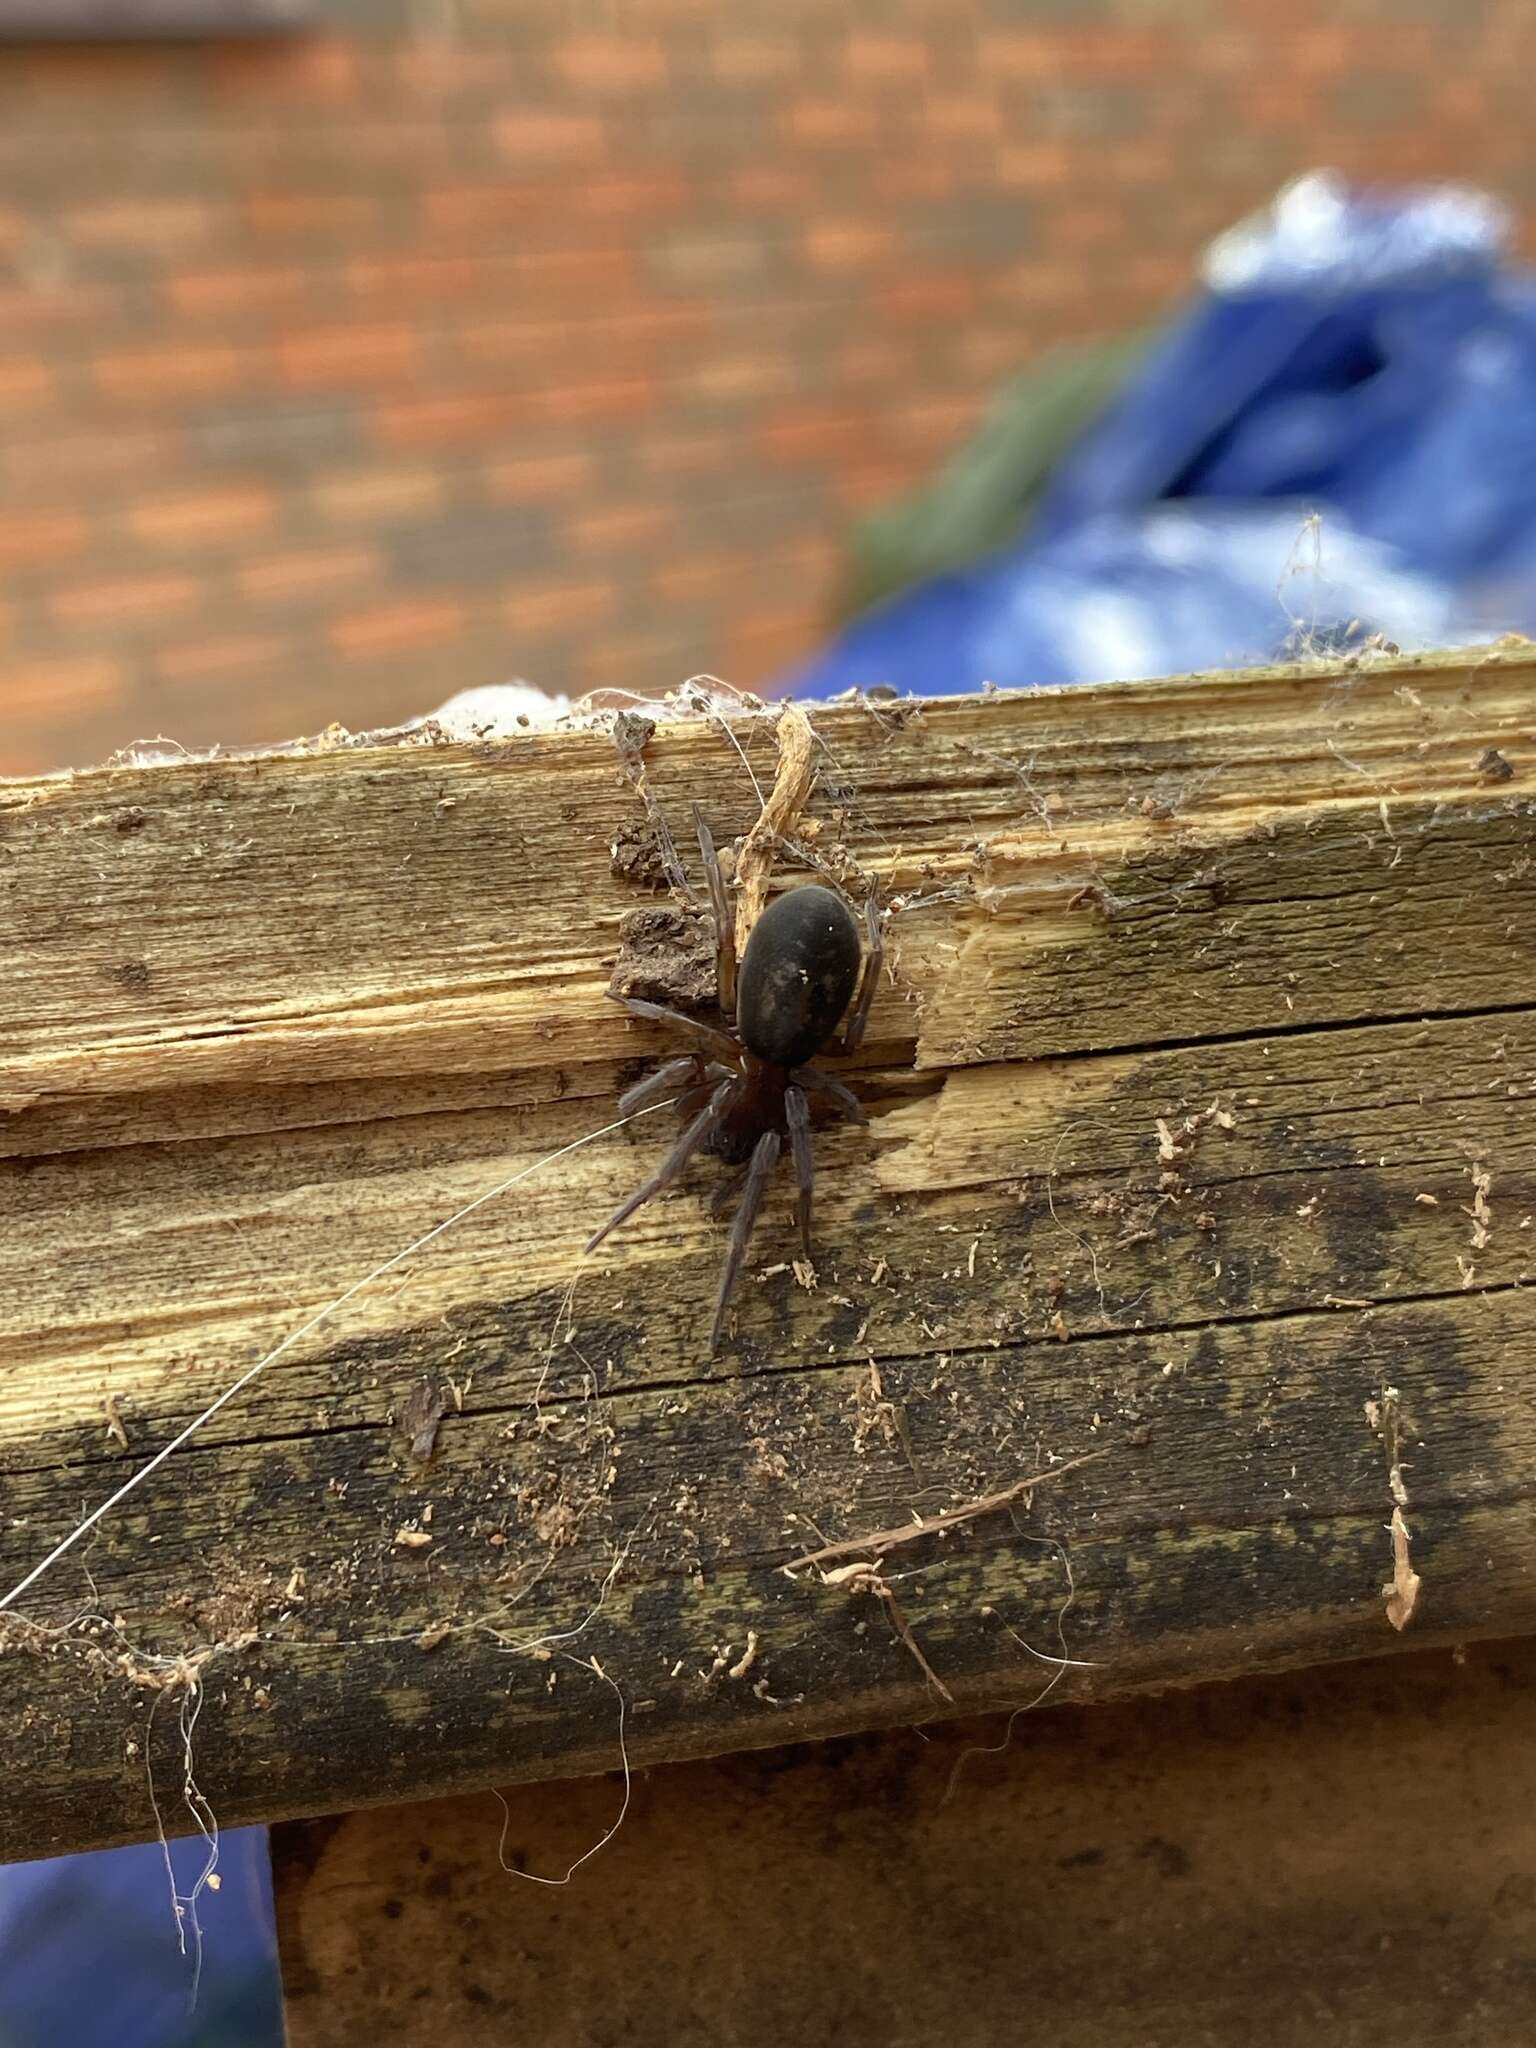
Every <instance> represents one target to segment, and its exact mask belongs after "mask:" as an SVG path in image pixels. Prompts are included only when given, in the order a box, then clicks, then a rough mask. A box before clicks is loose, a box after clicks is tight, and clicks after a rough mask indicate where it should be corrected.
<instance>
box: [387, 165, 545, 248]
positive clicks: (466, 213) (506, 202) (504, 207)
mask: <svg viewBox="0 0 1536 2048" xmlns="http://www.w3.org/2000/svg"><path fill="white" fill-rule="evenodd" d="M569 203H570V195H569V186H568V185H567V183H566V181H565V180H564V179H560V180H551V181H549V182H547V183H545V184H537V185H530V184H528V183H526V182H524V181H522V180H517V181H515V182H513V181H509V180H508V179H506V178H499V179H493V180H491V181H490V182H489V183H487V182H477V183H475V184H473V185H469V184H452V185H429V186H428V187H427V189H426V190H425V191H424V192H423V193H422V195H421V199H420V202H419V206H420V218H421V225H422V227H423V228H424V229H425V231H426V232H427V234H429V235H432V236H436V235H442V234H448V235H462V234H489V233H493V232H495V231H497V230H505V229H509V228H511V229H515V228H521V227H526V226H527V225H528V223H529V222H530V221H537V220H539V219H541V218H544V217H546V216H548V215H549V214H550V213H552V212H555V211H557V210H559V211H564V210H566V209H567V208H568V207H569Z"/></svg>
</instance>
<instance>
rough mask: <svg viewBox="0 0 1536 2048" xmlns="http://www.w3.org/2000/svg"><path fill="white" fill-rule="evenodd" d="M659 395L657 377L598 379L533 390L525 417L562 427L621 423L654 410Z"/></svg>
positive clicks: (641, 416)
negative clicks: (545, 389)
mask: <svg viewBox="0 0 1536 2048" xmlns="http://www.w3.org/2000/svg"><path fill="white" fill-rule="evenodd" d="M656 398H657V390H656V380H655V378H654V377H606V378H594V379H593V380H592V381H591V382H590V383H584V384H567V385H563V386H556V387H554V388H552V389H550V390H547V391H536V392H533V393H531V394H530V395H529V397H528V399H527V400H526V401H525V402H524V408H523V418H524V419H525V420H528V421H530V422H535V423H538V424H543V423H545V422H549V423H550V424H553V425H558V426H573V425H579V426H618V425H621V424H623V423H624V422H627V421H630V420H636V419H643V418H644V416H645V415H646V414H647V413H649V412H652V411H654V409H655V406H656Z"/></svg>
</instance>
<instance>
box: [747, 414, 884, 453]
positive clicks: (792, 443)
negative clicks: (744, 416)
mask: <svg viewBox="0 0 1536 2048" xmlns="http://www.w3.org/2000/svg"><path fill="white" fill-rule="evenodd" d="M883 439H884V435H883V432H882V429H881V426H880V425H879V424H877V421H876V419H875V417H874V415H873V414H872V413H871V412H870V411H869V410H868V409H866V410H863V411H858V412H850V411H848V410H846V409H844V408H842V407H839V406H836V405H826V404H817V403H805V404H801V405H794V406H782V407H780V408H779V410H778V411H777V412H776V413H774V414H772V415H771V416H770V417H769V418H767V419H765V420H764V421H763V422H762V423H761V425H759V426H758V427H757V428H756V429H755V431H754V433H753V436H752V444H753V446H754V447H755V448H756V449H757V451H758V453H759V454H760V455H761V457H762V458H763V460H764V461H766V462H770V463H775V464H792V465H793V464H798V465H804V464H807V463H810V464H813V465H816V466H821V465H823V464H825V465H828V466H831V465H833V464H836V463H842V462H857V461H859V460H860V459H861V458H863V457H865V456H867V455H869V454H870V453H872V452H874V453H879V452H881V448H882V443H883Z"/></svg>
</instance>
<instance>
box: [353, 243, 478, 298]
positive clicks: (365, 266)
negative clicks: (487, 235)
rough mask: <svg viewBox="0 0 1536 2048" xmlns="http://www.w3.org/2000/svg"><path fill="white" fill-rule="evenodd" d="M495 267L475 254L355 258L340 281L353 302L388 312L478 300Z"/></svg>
mask: <svg viewBox="0 0 1536 2048" xmlns="http://www.w3.org/2000/svg"><path fill="white" fill-rule="evenodd" d="M494 270H495V266H494V265H493V264H492V263H490V262H488V261H487V259H486V257H485V256H484V255H483V254H482V253H481V252H480V251H479V250H475V251H467V250H466V251H461V252H457V253H455V254H453V255H448V256H445V255H442V254H440V253H432V254H430V255H407V256H359V257H353V258H351V259H349V260H348V261H346V262H344V263H343V264H342V266H341V278H342V282H343V283H344V284H345V286H346V288H347V290H348V291H349V292H350V293H351V294H352V296H353V297H354V298H356V299H361V300H364V301H368V302H382V303H383V304H385V305H387V306H388V307H389V308H390V310H391V311H393V310H394V309H395V308H396V307H398V306H399V305H400V303H401V302H402V301H408V302H409V303H410V304H412V305H443V304H449V303H455V302H457V301H461V300H464V299H478V298H480V297H482V296H483V295H484V293H485V290H486V285H487V280H488V278H489V277H490V276H492V275H494Z"/></svg>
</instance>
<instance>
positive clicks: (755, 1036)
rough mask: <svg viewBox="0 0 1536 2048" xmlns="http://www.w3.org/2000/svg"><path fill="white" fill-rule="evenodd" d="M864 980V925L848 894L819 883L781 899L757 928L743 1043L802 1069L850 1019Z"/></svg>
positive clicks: (744, 985) (744, 997)
mask: <svg viewBox="0 0 1536 2048" xmlns="http://www.w3.org/2000/svg"><path fill="white" fill-rule="evenodd" d="M858 978H859V927H858V925H857V923H856V922H855V920H854V916H853V913H852V911H851V910H850V909H849V908H848V906H847V904H846V903H845V902H844V901H843V899H842V897H841V896H838V895H835V894H834V893H833V891H832V890H830V889H823V888H821V887H820V886H819V885H818V884H816V883H809V884H807V885H806V886H805V887H804V888H800V889H791V890H789V891H788V892H787V893H786V894H785V895H783V896H780V897H778V898H776V899H775V901H774V902H772V903H770V904H769V906H768V908H767V909H766V910H765V911H764V912H763V914H762V916H761V917H760V918H759V919H758V921H757V923H756V924H755V925H754V926H753V928H752V936H751V937H750V938H749V939H748V941H747V950H746V952H745V953H744V954H743V955H742V961H741V970H740V972H739V973H738V975H737V977H736V1028H737V1030H738V1031H739V1032H740V1033H741V1039H742V1043H743V1044H744V1045H745V1046H746V1047H747V1048H748V1050H749V1051H751V1052H755V1053H756V1054H757V1056H758V1058H759V1059H764V1060H772V1062H773V1063H774V1065H775V1066H780V1067H798V1066H801V1065H803V1064H804V1062H805V1061H806V1060H808V1059H811V1058H813V1057H814V1056H815V1054H816V1053H818V1052H819V1051H820V1050H821V1048H822V1046H824V1045H825V1044H826V1042H827V1040H828V1039H829V1038H830V1037H831V1036H832V1034H833V1032H834V1031H835V1030H836V1029H837V1027H838V1024H839V1023H840V1022H841V1020H842V1015H843V1012H844V1010H846V1009H847V1007H848V1004H849V1001H850V1000H851V998H852V995H853V991H854V985H855V983H856V982H857V981H858Z"/></svg>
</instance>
